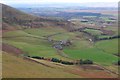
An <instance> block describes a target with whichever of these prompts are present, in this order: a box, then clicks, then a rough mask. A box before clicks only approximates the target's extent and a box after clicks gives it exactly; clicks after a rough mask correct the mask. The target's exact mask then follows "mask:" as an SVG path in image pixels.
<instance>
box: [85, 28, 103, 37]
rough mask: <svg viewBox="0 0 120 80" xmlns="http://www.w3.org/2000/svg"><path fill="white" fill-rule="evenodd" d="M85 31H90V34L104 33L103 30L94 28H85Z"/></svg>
mask: <svg viewBox="0 0 120 80" xmlns="http://www.w3.org/2000/svg"><path fill="white" fill-rule="evenodd" d="M84 31H86V32H88V33H90V34H92V35H98V36H99V35H101V34H102V31H100V30H93V29H85V30H84Z"/></svg>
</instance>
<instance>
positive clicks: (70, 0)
mask: <svg viewBox="0 0 120 80" xmlns="http://www.w3.org/2000/svg"><path fill="white" fill-rule="evenodd" d="M118 2H119V0H104V1H102V0H92V1H88V0H84V1H83V0H34V1H33V0H20V1H18V0H1V3H3V4H7V5H10V6H13V7H25V5H26V6H28V5H30V6H38V5H45V6H49V5H52V6H57V5H58V6H82V7H118ZM64 4H65V5H64Z"/></svg>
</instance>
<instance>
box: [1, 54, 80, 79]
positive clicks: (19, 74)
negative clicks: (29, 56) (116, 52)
mask: <svg viewBox="0 0 120 80" xmlns="http://www.w3.org/2000/svg"><path fill="white" fill-rule="evenodd" d="M2 57H3V59H2V61H3V64H2V67H3V69H2V70H3V71H2V76H3V78H67V77H68V78H69V77H71V78H75V77H79V76H77V75H74V74H71V73H68V72H64V71H63V70H61V69H58V68H56V69H55V68H50V67H47V66H44V65H41V64H38V63H34V62H31V61H28V60H25V59H24V58H22V57H17V56H13V55H12V54H10V53H6V52H3V56H2Z"/></svg>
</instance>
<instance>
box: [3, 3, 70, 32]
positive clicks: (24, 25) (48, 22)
mask: <svg viewBox="0 0 120 80" xmlns="http://www.w3.org/2000/svg"><path fill="white" fill-rule="evenodd" d="M8 13H9V14H8ZM2 20H3V22H2V24H3V27H2V29H3V30H16V29H28V28H41V27H62V28H65V29H69V28H70V26H69V25H72V24H71V23H69V22H67V21H65V20H61V19H54V18H46V17H38V16H35V15H30V14H27V13H24V12H22V11H19V10H17V9H15V8H13V7H10V6H8V5H4V4H2Z"/></svg>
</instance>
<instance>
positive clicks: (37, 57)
mask: <svg viewBox="0 0 120 80" xmlns="http://www.w3.org/2000/svg"><path fill="white" fill-rule="evenodd" d="M32 58H36V59H44V57H39V56H32Z"/></svg>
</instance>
